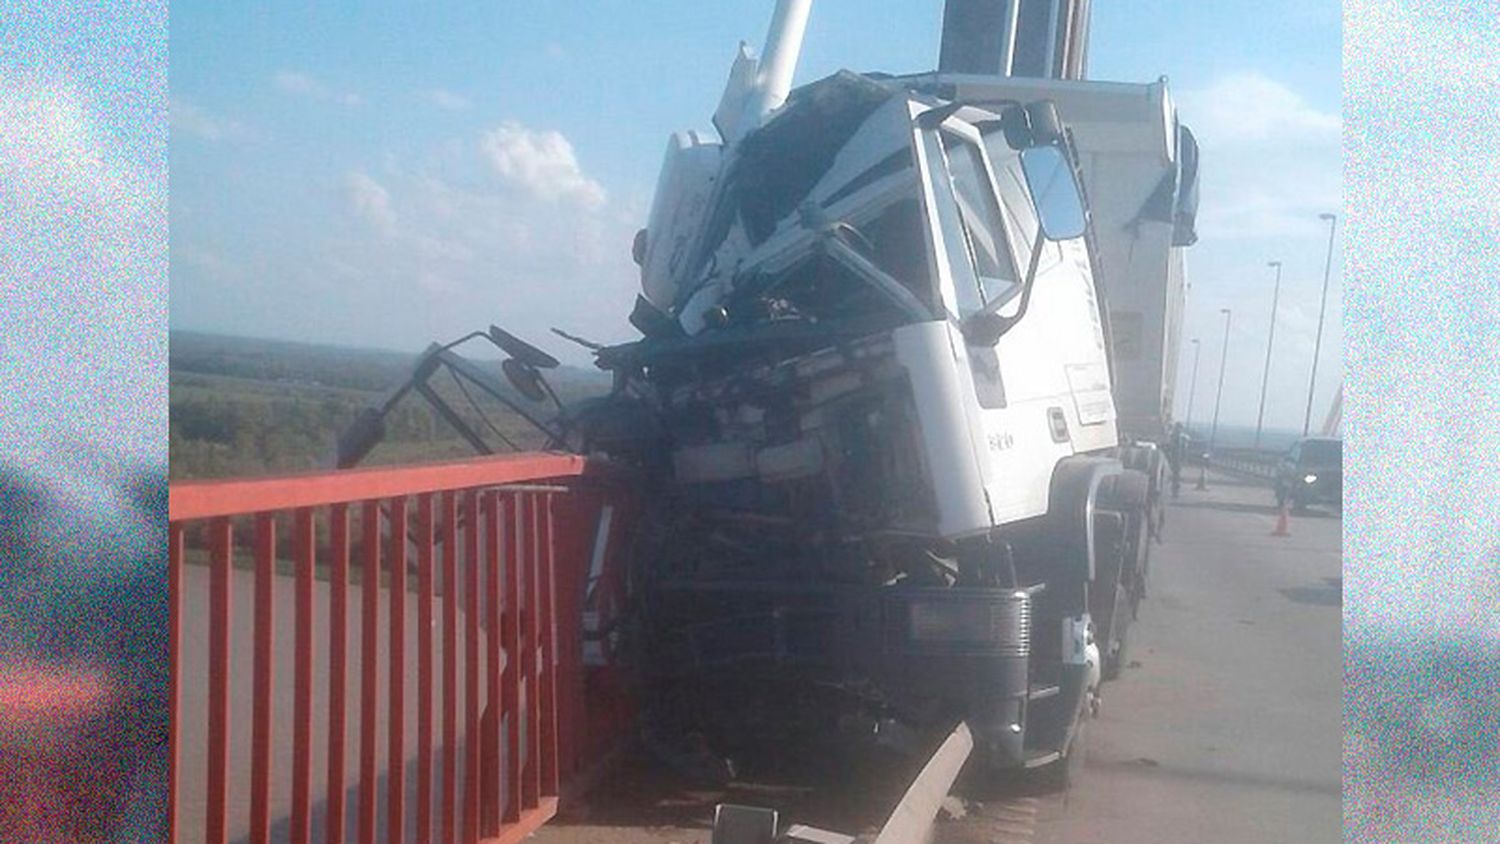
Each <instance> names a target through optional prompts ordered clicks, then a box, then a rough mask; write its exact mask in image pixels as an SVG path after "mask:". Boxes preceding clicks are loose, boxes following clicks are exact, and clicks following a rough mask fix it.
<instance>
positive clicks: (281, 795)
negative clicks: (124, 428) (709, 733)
mask: <svg viewBox="0 0 1500 844" xmlns="http://www.w3.org/2000/svg"><path fill="white" fill-rule="evenodd" d="M630 504H631V502H630V501H629V499H628V498H626V497H625V496H624V495H623V487H622V486H621V485H620V483H619V479H618V477H615V476H611V474H610V473H608V472H606V471H604V470H602V469H600V467H598V466H596V465H591V464H590V463H589V462H588V461H586V460H584V459H583V458H580V457H576V456H571V455H560V454H523V455H511V456H504V457H492V458H483V459H474V460H468V461H462V462H454V463H444V464H433V465H424V466H407V467H399V468H373V469H357V470H349V471H342V472H328V473H318V474H307V475H300V476H290V477H280V478H267V479H251V480H230V481H211V482H188V483H180V484H176V485H174V486H173V487H172V490H171V585H172V622H171V648H172V654H173V672H174V691H175V695H174V703H173V706H174V708H173V718H172V723H173V733H172V743H173V780H172V782H173V805H172V812H173V814H172V818H173V840H203V841H205V842H210V844H217V843H218V842H225V841H229V840H246V836H248V840H249V841H250V842H252V844H255V843H256V842H268V841H271V840H273V838H274V839H275V840H286V841H291V842H308V841H315V840H316V841H336V842H343V841H345V840H346V837H347V833H349V832H353V833H355V834H356V836H357V840H358V841H360V842H375V841H389V842H400V841H403V840H408V841H420V842H425V841H441V842H475V841H499V842H511V841H517V840H519V839H521V838H523V837H525V836H526V835H527V834H529V833H530V832H532V831H533V830H535V829H536V828H537V827H539V826H541V825H542V824H543V823H545V822H546V821H547V820H548V819H549V818H550V817H552V815H553V814H554V813H555V811H556V809H557V801H558V796H559V793H560V791H561V789H562V788H564V787H565V786H566V783H567V782H568V781H569V779H570V778H573V777H576V776H578V775H579V774H580V773H581V772H583V771H584V770H585V769H587V768H588V767H589V766H590V764H591V763H593V762H594V761H596V760H598V759H599V758H600V757H601V756H602V754H603V752H604V751H605V750H606V749H607V748H608V747H609V746H610V745H611V744H612V743H613V742H614V741H615V740H616V739H618V738H619V737H620V736H622V735H623V734H624V731H625V729H626V728H627V727H628V724H629V709H628V693H627V690H626V687H625V684H624V683H623V680H622V679H621V676H620V674H619V671H618V669H616V668H615V667H613V666H612V665H611V664H610V661H609V659H608V655H607V649H603V648H599V647H593V646H591V650H590V654H591V656H590V658H589V659H588V660H585V659H584V645H585V642H584V638H585V630H584V624H583V619H584V618H585V617H588V618H590V619H591V620H594V621H596V622H597V621H598V619H600V618H607V617H608V616H610V614H611V613H613V612H615V611H616V610H617V609H618V608H619V607H620V606H621V604H622V603H623V602H622V601H621V596H622V595H623V592H622V591H621V590H622V589H623V582H622V581H621V579H620V575H619V570H620V568H621V567H620V565H619V563H620V561H621V559H622V557H623V554H624V553H625V545H626V539H627V535H626V533H625V531H626V530H627V528H628V525H629V521H630V518H629V517H630V515H631V508H630ZM586 663H588V664H586ZM247 672H248V673H247ZM586 697H587V699H588V700H589V706H588V707H587V708H585V706H584V700H585V698H586ZM247 716H248V720H247ZM200 835H201V839H200Z"/></svg>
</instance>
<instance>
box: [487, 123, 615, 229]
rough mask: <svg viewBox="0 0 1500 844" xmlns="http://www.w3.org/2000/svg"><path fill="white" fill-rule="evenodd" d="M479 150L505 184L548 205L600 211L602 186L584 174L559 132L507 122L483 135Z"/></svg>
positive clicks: (564, 138)
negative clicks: (534, 128)
mask: <svg viewBox="0 0 1500 844" xmlns="http://www.w3.org/2000/svg"><path fill="white" fill-rule="evenodd" d="M480 150H481V151H482V153H483V155H484V157H485V160H486V161H487V162H488V163H489V165H490V167H491V168H492V169H493V170H494V172H495V173H497V174H499V176H500V177H501V178H502V179H503V180H505V182H506V183H508V184H510V185H513V186H515V187H518V188H520V189H522V190H524V191H526V192H527V193H529V194H531V195H532V196H535V197H537V198H540V199H544V200H547V201H549V202H570V203H576V204H577V205H579V206H582V207H583V208H586V209H589V210H592V211H597V210H600V209H602V208H603V207H604V203H605V200H606V195H605V192H604V188H603V186H601V185H600V184H599V183H598V182H596V181H594V180H593V179H591V178H589V177H588V176H587V175H585V174H584V172H583V169H582V168H581V167H580V166H579V164H578V157H577V156H576V155H575V154H574V153H573V145H572V144H571V143H569V142H568V139H567V138H566V137H564V136H563V134H562V133H561V132H557V131H553V130H533V129H528V128H526V127H525V126H523V125H521V124H520V123H517V122H514V121H507V122H506V123H503V124H501V125H500V127H499V128H497V129H494V130H492V131H490V132H487V133H485V135H484V138H483V139H482V140H481V141H480Z"/></svg>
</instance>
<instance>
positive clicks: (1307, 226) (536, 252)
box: [171, 0, 1342, 427]
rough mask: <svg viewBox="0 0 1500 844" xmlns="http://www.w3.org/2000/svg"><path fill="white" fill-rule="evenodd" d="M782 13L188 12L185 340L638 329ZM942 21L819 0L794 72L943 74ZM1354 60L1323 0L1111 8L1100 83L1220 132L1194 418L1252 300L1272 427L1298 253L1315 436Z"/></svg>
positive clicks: (1293, 390)
mask: <svg viewBox="0 0 1500 844" xmlns="http://www.w3.org/2000/svg"><path fill="white" fill-rule="evenodd" d="M771 8H772V3H771V2H770V0H753V2H752V0H735V1H734V2H716V3H701V2H700V3H687V2H664V3H652V4H643V3H625V2H615V1H613V0H601V1H600V2H594V3H578V2H557V3H546V4H540V3H538V4H525V5H522V4H503V6H502V4H479V3H464V4H448V5H446V6H444V7H442V8H440V9H439V8H425V7H424V8H423V9H422V10H421V11H413V10H411V9H406V8H402V9H391V8H386V9H382V10H377V11H368V10H367V11H362V12H360V13H353V12H351V11H349V10H348V9H347V8H338V9H335V8H329V7H326V6H317V7H314V6H313V5H312V4H306V3H300V2H273V3H267V4H257V5H256V6H255V7H253V8H252V7H249V6H246V5H242V4H216V3H207V2H178V3H174V4H173V7H172V19H171V26H172V32H171V38H172V77H171V83H172V144H171V164H172V204H171V223H172V256H173V261H172V316H171V324H172V326H173V327H175V328H191V329H205V330H216V331H225V332H232V333H238V334H249V335H259V336H271V337H282V338H290V339H302V340H321V341H326V342H334V343H340V344H353V345H366V346H380V347H392V348H398V349H409V350H413V351H415V350H417V349H420V348H421V347H422V346H423V345H424V344H425V343H426V342H427V341H428V340H429V339H435V338H448V337H453V336H457V335H458V334H461V333H463V332H466V331H468V330H470V329H471V328H474V327H482V326H483V325H485V324H487V323H489V322H491V321H494V322H498V323H500V324H502V325H507V326H509V327H512V328H514V329H517V330H520V331H521V332H522V333H523V334H526V335H528V336H531V337H532V338H533V339H547V336H546V328H547V327H550V326H554V325H555V326H560V327H564V328H567V329H569V330H572V331H574V332H575V333H580V334H583V335H585V336H589V337H592V338H595V339H600V340H605V341H615V340H624V339H629V338H630V337H631V336H632V332H631V330H630V329H629V328H628V326H627V325H626V323H625V321H624V316H625V314H626V313H627V312H628V309H629V306H630V303H631V301H632V299H633V297H634V294H635V291H636V284H637V282H636V275H635V272H634V267H633V265H632V264H631V263H630V261H629V257H628V254H629V244H630V239H631V236H632V235H633V233H634V231H635V229H636V228H638V227H639V226H640V225H642V224H643V221H644V217H645V215H646V211H647V209H648V207H649V203H650V198H651V192H652V189H653V187H654V185H655V179H656V172H657V168H658V166H659V164H660V159H661V153H662V150H663V149H664V147H665V143H666V139H667V137H668V135H669V134H670V133H671V132H672V131H674V130H678V129H687V128H698V129H709V128H710V124H709V120H708V118H709V115H710V113H711V112H712V111H713V109H714V107H715V105H716V104H717V102H718V97H719V95H720V93H721V91H722V88H723V84H724V80H725V77H726V74H727V71H728V67H729V63H730V60H731V59H732V57H733V54H734V50H735V48H736V45H737V43H738V42H739V41H740V40H745V41H748V42H750V44H751V45H752V46H758V44H759V41H760V39H761V38H762V37H763V36H764V32H765V27H766V23H767V21H768V19H769V17H770V13H771ZM940 22H941V3H939V2H936V0H933V1H932V2H927V3H910V2H896V1H895V0H880V1H879V2H853V0H819V2H818V3H815V4H814V7H813V13H812V19H811V22H810V25H809V27H808V34H807V45H806V49H805V50H804V53H803V59H802V62H801V65H800V66H799V70H798V75H797V79H798V82H799V83H800V82H806V81H810V80H812V79H816V78H819V77H821V76H824V75H826V74H828V73H831V72H833V71H835V70H837V69H839V68H841V67H848V68H851V69H857V70H885V71H891V72H910V71H921V70H927V69H930V68H931V66H932V64H933V63H934V62H935V58H936V54H937V48H938V32H939V28H940ZM1339 46H1340V18H1339V7H1338V4H1337V3H1333V2H1327V0H1325V1H1324V2H1318V3H1305V2H1294V0H1272V2H1257V3H1249V2H1242V3H1239V2H1237V3H1211V4H1209V3H1197V2H1185V0H1179V2H1162V0H1144V1H1143V2H1130V3H1118V2H1117V3H1096V4H1095V12H1094V21H1093V35H1092V39H1091V49H1092V55H1091V58H1090V64H1091V67H1090V73H1091V76H1093V77H1094V78H1098V79H1115V80H1126V81H1150V80H1154V79H1155V78H1157V77H1158V76H1161V75H1167V76H1168V77H1169V78H1170V79H1171V80H1172V81H1173V86H1174V91H1175V93H1176V95H1177V96H1178V98H1179V101H1180V103H1181V107H1182V112H1183V117H1184V119H1185V121H1186V122H1188V123H1189V125H1192V126H1193V127H1194V128H1195V130H1196V131H1197V132H1198V134H1199V136H1200V139H1201V140H1202V143H1203V147H1204V164H1203V168H1204V189H1205V194H1204V205H1205V207H1204V211H1203V216H1202V226H1201V230H1202V234H1203V240H1202V242H1200V244H1199V245H1198V246H1196V247H1194V249H1193V250H1192V251H1191V253H1190V256H1189V266H1190V272H1191V274H1192V279H1193V285H1194V286H1193V290H1192V293H1191V296H1190V301H1189V309H1188V329H1187V334H1188V336H1189V337H1194V336H1201V337H1202V338H1203V339H1204V347H1205V351H1204V355H1203V365H1202V367H1201V370H1200V375H1199V388H1198V397H1197V409H1196V410H1195V417H1196V418H1197V419H1199V420H1202V419H1205V418H1206V416H1207V412H1208V411H1207V409H1208V408H1209V407H1210V405H1209V404H1208V401H1209V400H1211V397H1212V386H1213V376H1215V375H1216V374H1217V363H1218V356H1217V350H1218V348H1219V344H1220V342H1221V340H1222V334H1221V333H1220V332H1221V330H1222V329H1221V325H1222V323H1221V321H1220V318H1219V317H1218V310H1219V308H1221V307H1232V308H1234V309H1235V312H1236V317H1235V325H1234V331H1233V333H1232V335H1231V338H1230V351H1229V360H1228V364H1227V376H1226V382H1227V385H1228V386H1226V389H1225V395H1224V405H1223V419H1224V421H1226V422H1240V423H1244V422H1250V423H1253V421H1254V414H1255V410H1256V401H1257V398H1258V393H1257V390H1258V386H1259V383H1260V372H1261V366H1262V363H1263V360H1264V353H1265V345H1264V344H1265V338H1266V328H1267V324H1268V322H1269V306H1270V296H1269V294H1270V289H1269V287H1270V282H1271V275H1270V271H1269V270H1267V269H1266V268H1265V262H1266V261H1268V260H1277V259H1279V260H1282V261H1283V262H1285V265H1286V276H1285V281H1284V287H1283V291H1282V308H1281V311H1280V316H1279V322H1278V328H1277V351H1276V358H1275V362H1274V363H1273V369H1272V375H1271V381H1272V386H1271V395H1270V398H1269V399H1268V402H1267V422H1268V424H1269V425H1271V426H1292V427H1300V424H1301V419H1302V411H1303V405H1304V402H1305V396H1306V389H1307V369H1308V361H1309V360H1310V356H1311V351H1312V346H1313V332H1314V329H1315V325H1316V319H1317V307H1318V303H1317V296H1318V291H1319V287H1320V285H1321V280H1322V270H1323V259H1324V250H1325V248H1326V245H1325V244H1326V228H1325V226H1324V224H1322V223H1320V222H1319V221H1318V220H1317V214H1318V212H1320V211H1332V210H1337V209H1338V207H1339V205H1340V201H1341V185H1340V175H1341V174H1340V153H1339V125H1340V124H1339V120H1340V118H1339V113H1338V112H1339V103H1340V82H1339V79H1340V53H1339ZM1329 299H1330V301H1329V315H1328V320H1327V328H1326V329H1325V330H1326V334H1325V337H1324V342H1323V348H1324V354H1323V359H1322V361H1321V363H1320V375H1319V382H1320V385H1321V386H1322V389H1320V390H1319V402H1318V409H1317V410H1315V412H1314V415H1315V421H1317V420H1320V419H1321V417H1322V413H1323V407H1325V406H1326V404H1325V403H1326V400H1327V396H1328V395H1329V394H1331V391H1332V390H1333V389H1334V388H1336V387H1337V384H1338V382H1339V378H1340V374H1339V373H1340V369H1341V366H1342V361H1341V356H1340V345H1341V340H1342V338H1341V331H1340V326H1339V323H1340V315H1341V297H1340V295H1339V267H1337V266H1335V268H1334V285H1333V289H1332V290H1331V292H1330V297H1329ZM553 348H554V350H556V351H561V352H565V353H568V352H569V349H568V347H566V346H558V345H556V344H553ZM1211 350H1212V352H1211ZM572 359H573V360H574V361H575V362H582V361H583V360H584V358H583V357H581V356H574V357H573V358H572ZM1190 363H1191V362H1190V361H1189V362H1188V363H1187V368H1189V369H1190ZM1183 380H1184V382H1185V381H1186V372H1185V374H1184V376H1183ZM1183 387H1184V389H1183V390H1182V393H1183V395H1182V397H1181V400H1180V402H1179V407H1181V405H1182V404H1185V402H1186V384H1185V383H1184V385H1183Z"/></svg>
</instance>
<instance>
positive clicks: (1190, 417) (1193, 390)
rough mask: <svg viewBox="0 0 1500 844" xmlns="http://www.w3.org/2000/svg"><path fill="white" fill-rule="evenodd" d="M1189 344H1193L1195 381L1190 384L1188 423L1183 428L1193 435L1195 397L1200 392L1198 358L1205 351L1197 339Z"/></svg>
mask: <svg viewBox="0 0 1500 844" xmlns="http://www.w3.org/2000/svg"><path fill="white" fill-rule="evenodd" d="M1188 342H1190V343H1192V344H1193V380H1191V381H1189V382H1188V406H1187V421H1186V422H1185V423H1184V424H1183V426H1184V427H1185V428H1187V430H1188V432H1189V433H1191V432H1192V430H1193V396H1194V395H1196V394H1197V392H1198V357H1199V353H1201V352H1202V351H1203V347H1202V345H1201V344H1199V342H1198V338H1196V337H1194V338H1193V339H1192V340H1190V341H1188Z"/></svg>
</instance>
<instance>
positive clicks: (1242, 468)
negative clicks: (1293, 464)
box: [1209, 448, 1282, 481]
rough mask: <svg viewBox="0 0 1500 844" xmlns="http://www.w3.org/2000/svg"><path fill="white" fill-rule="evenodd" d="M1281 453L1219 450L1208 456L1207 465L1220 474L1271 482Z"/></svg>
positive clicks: (1256, 450) (1247, 449) (1242, 449)
mask: <svg viewBox="0 0 1500 844" xmlns="http://www.w3.org/2000/svg"><path fill="white" fill-rule="evenodd" d="M1281 456H1282V455H1281V452H1278V451H1262V450H1259V449H1250V448H1235V449H1221V450H1220V451H1218V452H1216V453H1214V454H1212V455H1210V456H1209V465H1210V466H1212V467H1213V468H1215V469H1217V470H1219V471H1221V472H1229V473H1231V474H1236V475H1245V476H1248V477H1252V478H1262V479H1264V480H1268V481H1269V480H1273V479H1274V478H1275V477H1276V464H1277V463H1278V462H1279V461H1280V460H1281Z"/></svg>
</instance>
